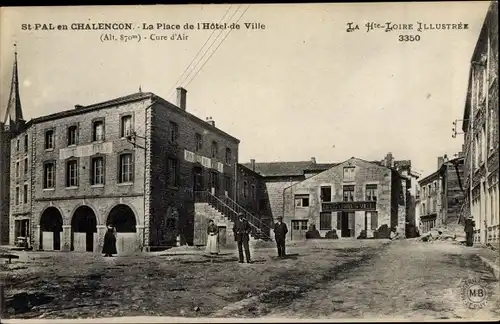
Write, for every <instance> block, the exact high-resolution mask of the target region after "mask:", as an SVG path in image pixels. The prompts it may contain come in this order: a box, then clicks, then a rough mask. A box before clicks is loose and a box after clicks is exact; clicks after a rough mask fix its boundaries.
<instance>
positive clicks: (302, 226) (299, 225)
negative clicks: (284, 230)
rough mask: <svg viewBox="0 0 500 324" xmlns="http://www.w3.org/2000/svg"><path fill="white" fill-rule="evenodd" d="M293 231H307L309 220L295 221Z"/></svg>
mask: <svg viewBox="0 0 500 324" xmlns="http://www.w3.org/2000/svg"><path fill="white" fill-rule="evenodd" d="M292 229H293V230H295V231H300V230H302V231H306V230H307V220H293V221H292Z"/></svg>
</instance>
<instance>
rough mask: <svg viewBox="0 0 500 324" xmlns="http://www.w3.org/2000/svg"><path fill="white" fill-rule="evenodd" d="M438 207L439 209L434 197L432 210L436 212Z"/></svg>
mask: <svg viewBox="0 0 500 324" xmlns="http://www.w3.org/2000/svg"><path fill="white" fill-rule="evenodd" d="M436 209H437V201H436V200H435V199H434V200H433V201H432V212H434V213H435V212H436Z"/></svg>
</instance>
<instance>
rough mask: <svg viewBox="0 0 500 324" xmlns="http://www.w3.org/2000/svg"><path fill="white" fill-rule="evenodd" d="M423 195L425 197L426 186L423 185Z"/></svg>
mask: <svg viewBox="0 0 500 324" xmlns="http://www.w3.org/2000/svg"><path fill="white" fill-rule="evenodd" d="M422 197H425V187H422Z"/></svg>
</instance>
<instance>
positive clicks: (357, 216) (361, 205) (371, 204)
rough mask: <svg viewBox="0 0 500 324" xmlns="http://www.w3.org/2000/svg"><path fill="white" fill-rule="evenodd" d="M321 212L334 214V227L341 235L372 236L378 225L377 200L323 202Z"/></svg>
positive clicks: (347, 236)
mask: <svg viewBox="0 0 500 324" xmlns="http://www.w3.org/2000/svg"><path fill="white" fill-rule="evenodd" d="M321 213H322V214H325V213H331V214H332V217H331V218H332V220H333V223H334V224H333V228H334V229H336V230H337V235H338V236H339V237H345V238H357V237H359V236H360V235H361V236H363V235H364V236H365V237H372V236H373V231H375V230H376V229H377V226H378V213H377V202H376V201H341V202H323V203H322V204H321ZM362 232H363V233H364V234H363V233H362Z"/></svg>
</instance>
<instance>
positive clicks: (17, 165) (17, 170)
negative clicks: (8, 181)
mask: <svg viewBox="0 0 500 324" xmlns="http://www.w3.org/2000/svg"><path fill="white" fill-rule="evenodd" d="M16 178H19V162H16Z"/></svg>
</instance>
